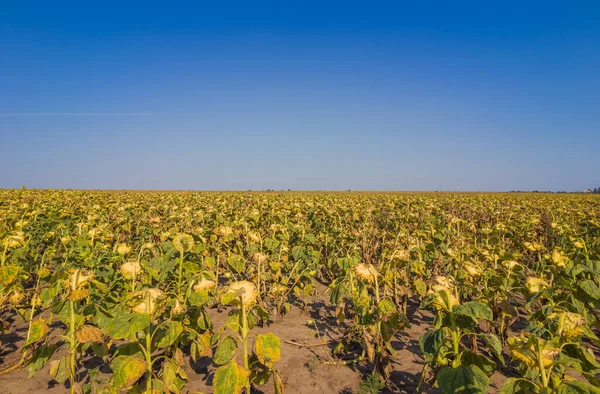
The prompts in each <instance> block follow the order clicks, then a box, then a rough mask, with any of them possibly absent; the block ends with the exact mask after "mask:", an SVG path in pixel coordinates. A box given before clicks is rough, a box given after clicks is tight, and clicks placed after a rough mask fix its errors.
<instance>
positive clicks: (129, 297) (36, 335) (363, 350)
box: [0, 190, 600, 394]
mask: <svg viewBox="0 0 600 394" xmlns="http://www.w3.org/2000/svg"><path fill="white" fill-rule="evenodd" d="M316 300H318V302H317V301H316ZM294 313H296V314H297V315H298V316H302V317H301V320H298V319H295V320H294V319H291V317H292V316H293V315H294ZM323 314H325V317H323ZM288 318H290V319H291V320H286V319H288ZM416 325H418V326H419V327H422V329H421V331H420V332H419V335H418V337H415V338H411V337H410V335H409V334H408V333H411V332H414V327H415V326H416ZM278 326H285V327H287V328H288V331H286V333H287V334H286V335H289V336H290V337H289V338H288V337H285V338H282V337H281V335H282V334H280V333H278V331H277V330H276V328H277V327H278ZM301 330H305V331H306V330H310V332H311V333H314V335H313V337H312V341H306V340H305V339H303V338H300V337H299V336H294V335H295V334H294V333H299V332H301ZM599 330H600V198H599V197H598V196H595V195H570V194H569V195H567V194H563V195H555V194H475V193H460V194H459V193H455V194H452V193H403V194H402V193H367V192H365V193H333V192H331V193H325V192H323V193H317V192H314V193H312V192H311V193H308V192H306V193H300V192H264V193H252V192H243V193H242V192H231V193H226V192H223V193H221V192H124V191H114V192H108V191H106V192H101V191H68V190H0V388H1V387H3V382H2V381H3V379H6V378H7V377H9V376H19V377H20V376H23V377H24V380H26V379H27V377H29V378H30V379H33V378H34V377H37V378H40V377H42V378H43V379H44V381H47V382H48V384H49V385H51V387H54V389H55V390H58V391H56V392H71V393H119V392H131V393H187V392H200V389H199V388H198V387H202V389H201V391H202V392H214V393H217V394H219V393H220V394H229V393H231V394H233V393H245V394H250V393H251V392H264V393H283V392H285V391H287V392H313V391H311V390H310V389H308V386H306V388H304V389H302V388H298V387H294V386H293V385H292V383H291V379H293V376H294V375H295V374H297V373H299V370H305V369H306V368H309V369H310V370H311V371H314V370H322V371H326V372H325V373H333V372H327V371H334V370H335V371H337V373H342V374H344V373H348V374H352V373H353V374H358V375H359V377H360V380H362V382H361V385H360V388H359V389H358V390H359V392H363V393H367V392H378V391H380V390H387V392H408V393H412V392H436V393H444V394H450V393H465V394H466V393H488V392H500V393H548V394H549V393H565V394H566V393H600V363H599V361H598V360H599V358H598V357H599V356H600V339H599V337H598V335H599ZM332 333H335V334H332ZM411 344H412V347H410V346H411ZM409 347H410V348H412V349H413V353H414V354H413V356H411V357H412V358H414V359H415V360H417V362H418V367H419V370H418V373H415V374H414V377H413V379H412V380H411V381H410V382H406V381H405V380H402V379H400V376H403V375H402V372H403V371H405V370H404V368H405V366H406V365H408V364H407V363H408V362H409V361H410V362H411V363H412V362H413V360H408V359H407V357H398V352H399V351H400V349H406V348H409ZM298 349H303V350H304V351H306V352H308V350H310V351H312V352H314V357H313V358H312V359H310V360H307V362H308V366H305V365H303V364H302V363H301V362H295V363H294V362H292V361H290V362H289V363H286V364H284V363H283V359H284V358H285V356H286V353H288V354H290V353H291V352H297V351H298ZM200 364H202V365H204V367H201V368H200V367H194V366H197V365H200ZM15 374H17V375H15ZM349 376H350V375H349ZM305 380H306V379H305ZM197 382H202V385H201V386H199V385H195V383H197ZM49 387H50V386H49ZM0 391H2V389H0ZM315 392H316V391H315Z"/></svg>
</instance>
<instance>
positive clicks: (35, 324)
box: [24, 319, 48, 346]
mask: <svg viewBox="0 0 600 394" xmlns="http://www.w3.org/2000/svg"><path fill="white" fill-rule="evenodd" d="M47 332H48V325H46V321H45V320H42V319H37V320H34V321H32V322H31V327H30V331H29V339H28V340H27V342H26V343H25V345H24V346H28V345H31V344H32V343H36V342H37V341H39V340H41V339H42V338H44V336H45V335H46V333H47Z"/></svg>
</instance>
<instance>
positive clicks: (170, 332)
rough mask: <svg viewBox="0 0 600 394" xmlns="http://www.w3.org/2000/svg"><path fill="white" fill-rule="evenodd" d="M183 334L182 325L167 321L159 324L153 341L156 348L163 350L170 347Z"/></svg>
mask: <svg viewBox="0 0 600 394" xmlns="http://www.w3.org/2000/svg"><path fill="white" fill-rule="evenodd" d="M182 332H183V325H182V324H181V323H180V322H178V321H173V320H169V321H167V322H165V323H164V324H161V326H160V328H158V329H157V330H156V333H155V337H154V340H155V342H156V347H158V348H165V347H169V346H171V345H172V344H173V343H175V341H176V340H177V338H179V336H180V335H181V333H182Z"/></svg>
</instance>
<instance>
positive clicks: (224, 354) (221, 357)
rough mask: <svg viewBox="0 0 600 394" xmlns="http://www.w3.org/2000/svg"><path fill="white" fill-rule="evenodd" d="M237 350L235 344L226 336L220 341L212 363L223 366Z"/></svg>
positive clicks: (233, 340) (234, 341)
mask: <svg viewBox="0 0 600 394" xmlns="http://www.w3.org/2000/svg"><path fill="white" fill-rule="evenodd" d="M236 350H237V342H236V340H235V339H233V338H232V337H230V336H227V337H225V338H223V339H222V340H221V343H220V344H219V347H218V348H217V351H216V352H215V355H214V357H213V361H214V362H215V363H216V364H219V365H224V364H227V363H228V362H230V361H231V359H232V358H233V355H234V353H235V351H236Z"/></svg>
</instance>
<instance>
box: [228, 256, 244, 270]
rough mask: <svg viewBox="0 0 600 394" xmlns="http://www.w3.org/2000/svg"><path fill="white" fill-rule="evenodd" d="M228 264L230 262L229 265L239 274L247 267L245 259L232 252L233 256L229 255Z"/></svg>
mask: <svg viewBox="0 0 600 394" xmlns="http://www.w3.org/2000/svg"><path fill="white" fill-rule="evenodd" d="M227 264H229V266H230V267H231V268H233V269H234V270H235V272H237V273H238V274H241V273H242V272H244V270H245V269H246V264H245V263H244V260H242V257H241V256H239V255H237V254H232V255H231V256H229V257H227Z"/></svg>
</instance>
